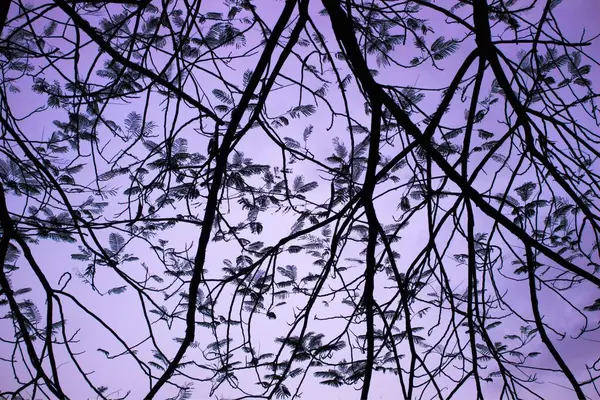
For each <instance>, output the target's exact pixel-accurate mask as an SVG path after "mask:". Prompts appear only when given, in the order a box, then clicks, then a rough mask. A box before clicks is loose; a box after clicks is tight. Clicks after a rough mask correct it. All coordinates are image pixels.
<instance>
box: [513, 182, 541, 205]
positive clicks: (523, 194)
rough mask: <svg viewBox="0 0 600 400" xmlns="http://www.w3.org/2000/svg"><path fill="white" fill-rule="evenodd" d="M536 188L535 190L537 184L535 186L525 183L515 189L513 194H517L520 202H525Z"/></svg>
mask: <svg viewBox="0 0 600 400" xmlns="http://www.w3.org/2000/svg"><path fill="white" fill-rule="evenodd" d="M536 188H537V184H535V183H533V182H526V183H524V184H522V185H521V186H519V187H518V188H516V189H515V192H517V194H518V195H519V197H520V198H521V200H523V201H527V200H528V199H529V198H530V197H531V195H532V194H533V192H534V191H535V189H536Z"/></svg>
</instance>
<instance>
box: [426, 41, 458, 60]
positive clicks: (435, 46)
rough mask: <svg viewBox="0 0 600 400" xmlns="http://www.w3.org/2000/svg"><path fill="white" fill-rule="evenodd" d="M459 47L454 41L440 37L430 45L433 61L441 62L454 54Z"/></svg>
mask: <svg viewBox="0 0 600 400" xmlns="http://www.w3.org/2000/svg"><path fill="white" fill-rule="evenodd" d="M459 47H460V45H459V43H458V42H457V41H456V40H454V39H450V40H446V39H445V38H444V37H443V36H440V37H439V38H437V39H436V40H435V41H434V42H433V43H432V44H431V52H432V53H433V59H434V60H436V61H439V60H443V59H444V58H446V57H448V56H449V55H451V54H452V53H454V52H456V50H458V48H459Z"/></svg>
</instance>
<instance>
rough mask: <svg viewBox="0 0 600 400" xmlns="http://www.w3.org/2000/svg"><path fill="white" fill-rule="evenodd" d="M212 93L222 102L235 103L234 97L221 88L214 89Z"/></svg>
mask: <svg viewBox="0 0 600 400" xmlns="http://www.w3.org/2000/svg"><path fill="white" fill-rule="evenodd" d="M212 93H213V95H214V96H215V97H216V98H217V100H219V101H221V102H222V103H225V104H229V105H232V104H233V99H232V98H231V97H229V95H228V94H227V93H225V92H224V91H222V90H221V89H213V91H212Z"/></svg>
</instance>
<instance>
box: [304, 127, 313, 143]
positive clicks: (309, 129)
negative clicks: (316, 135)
mask: <svg viewBox="0 0 600 400" xmlns="http://www.w3.org/2000/svg"><path fill="white" fill-rule="evenodd" d="M312 131H313V126H312V125H309V126H307V127H306V128H305V129H304V133H303V134H302V137H303V138H304V141H305V142H306V141H308V138H309V137H310V134H311V133H312Z"/></svg>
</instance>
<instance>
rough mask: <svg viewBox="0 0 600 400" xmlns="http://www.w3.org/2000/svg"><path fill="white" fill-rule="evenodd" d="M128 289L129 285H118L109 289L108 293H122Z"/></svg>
mask: <svg viewBox="0 0 600 400" xmlns="http://www.w3.org/2000/svg"><path fill="white" fill-rule="evenodd" d="M126 290H127V286H118V287H115V288H112V289H110V290H109V291H108V294H121V293H124V292H125V291H126Z"/></svg>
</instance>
